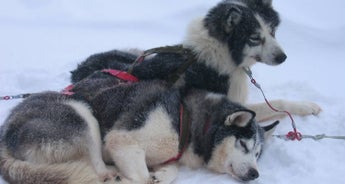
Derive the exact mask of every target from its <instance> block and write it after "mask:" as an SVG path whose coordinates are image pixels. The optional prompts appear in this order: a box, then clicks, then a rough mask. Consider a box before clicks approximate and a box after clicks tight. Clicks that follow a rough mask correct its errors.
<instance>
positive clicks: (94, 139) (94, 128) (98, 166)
mask: <svg viewBox="0 0 345 184" xmlns="http://www.w3.org/2000/svg"><path fill="white" fill-rule="evenodd" d="M66 104H67V105H69V106H71V107H72V108H73V109H74V110H75V111H76V112H77V113H78V114H79V115H80V116H81V117H82V118H83V119H84V121H85V122H86V123H87V125H88V128H89V135H90V137H89V138H88V153H89V157H90V160H91V163H92V165H93V167H94V168H95V170H96V173H97V174H98V175H99V176H100V177H101V178H102V180H106V179H112V177H113V175H115V173H114V172H113V171H109V170H108V169H107V168H106V166H105V163H104V161H103V160H102V141H101V133H100V129H99V124H98V121H97V120H96V118H95V117H94V116H93V114H92V112H91V110H90V108H89V106H87V105H85V104H84V103H81V102H79V101H74V100H71V101H67V102H66Z"/></svg>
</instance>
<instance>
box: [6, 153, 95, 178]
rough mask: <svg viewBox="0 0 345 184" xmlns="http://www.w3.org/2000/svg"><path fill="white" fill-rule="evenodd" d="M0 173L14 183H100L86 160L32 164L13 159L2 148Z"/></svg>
mask: <svg viewBox="0 0 345 184" xmlns="http://www.w3.org/2000/svg"><path fill="white" fill-rule="evenodd" d="M0 174H1V176H2V177H3V178H4V179H5V180H6V181H7V182H9V183H16V184H48V183H49V184H52V183H54V184H80V183H83V184H84V183H85V184H87V183H89V184H95V183H100V181H99V180H98V176H97V175H96V173H95V172H94V170H93V169H92V167H91V166H89V165H88V164H87V163H86V162H81V161H76V162H68V163H61V164H50V165H48V164H32V163H30V162H27V161H22V160H18V159H15V158H13V157H12V156H11V155H10V154H8V153H7V151H4V150H1V152H0Z"/></svg>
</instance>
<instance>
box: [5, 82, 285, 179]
mask: <svg viewBox="0 0 345 184" xmlns="http://www.w3.org/2000/svg"><path fill="white" fill-rule="evenodd" d="M77 97H78V95H75V96H66V95H64V94H60V93H56V92H44V93H41V94H36V95H32V96H30V97H28V98H27V99H25V100H24V101H23V102H22V103H21V104H19V105H18V106H17V107H15V108H14V109H13V110H12V112H11V114H10V115H9V117H8V118H7V120H6V121H5V123H4V125H3V126H2V127H1V134H0V135H1V137H0V140H1V142H0V146H1V147H0V173H1V175H2V176H3V177H4V178H5V179H6V180H7V181H8V182H10V183H25V184H37V183H54V184H63V183H90V184H91V183H92V184H94V183H103V181H105V180H106V182H107V183H144V184H145V183H171V182H172V181H173V180H174V179H175V177H176V175H177V173H178V164H183V165H187V166H189V167H192V168H199V167H204V166H205V167H207V168H208V169H210V170H212V171H214V172H217V173H227V174H229V175H231V176H233V177H235V178H237V179H239V180H242V181H248V180H253V179H256V178H257V177H258V176H259V172H258V168H257V159H258V158H259V156H260V155H261V153H262V149H263V145H264V142H265V139H266V138H268V137H270V134H271V133H272V132H273V129H274V127H275V126H276V125H277V124H278V122H276V123H273V124H272V125H269V126H267V127H263V128H262V127H260V126H258V124H257V123H256V122H255V120H254V117H255V113H254V112H253V111H251V110H248V109H246V108H245V107H243V106H241V105H239V104H237V103H233V102H231V101H229V100H228V99H227V97H226V96H224V95H219V94H215V93H210V92H207V91H204V90H189V91H188V92H187V93H185V94H184V93H181V92H180V90H179V89H176V88H170V87H167V85H166V84H165V82H163V81H147V82H146V81H143V82H139V83H134V84H122V85H115V86H114V87H111V88H108V89H105V90H101V91H100V92H99V93H98V94H97V95H95V97H94V98H93V99H92V100H91V101H90V102H89V103H86V102H85V101H84V100H82V99H80V98H77ZM91 107H92V108H91ZM91 109H93V110H94V111H93V112H92V110H91ZM105 162H106V163H115V165H116V167H117V169H118V171H119V173H120V176H117V177H115V175H116V172H115V171H114V170H111V169H109V168H106V165H105Z"/></svg>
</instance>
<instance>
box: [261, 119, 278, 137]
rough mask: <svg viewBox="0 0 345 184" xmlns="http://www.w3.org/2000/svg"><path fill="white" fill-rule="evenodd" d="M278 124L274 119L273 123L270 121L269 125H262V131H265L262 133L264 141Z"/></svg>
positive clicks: (270, 135)
mask: <svg viewBox="0 0 345 184" xmlns="http://www.w3.org/2000/svg"><path fill="white" fill-rule="evenodd" d="M278 124H279V121H276V122H274V123H272V124H270V125H267V126H264V127H262V128H263V129H264V131H265V133H264V138H265V141H266V140H268V139H269V138H271V137H272V134H273V132H274V130H275V129H276V126H277V125H278Z"/></svg>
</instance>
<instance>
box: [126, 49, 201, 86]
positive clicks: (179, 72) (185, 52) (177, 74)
mask: <svg viewBox="0 0 345 184" xmlns="http://www.w3.org/2000/svg"><path fill="white" fill-rule="evenodd" d="M157 53H160V54H161V53H163V54H164V53H175V54H180V55H183V56H186V57H187V61H186V62H184V63H183V64H182V65H181V66H180V67H179V68H178V69H177V70H176V71H175V72H174V73H172V74H170V75H169V76H168V80H167V82H168V85H169V86H172V85H174V84H175V82H176V81H177V80H178V79H179V78H180V76H181V75H182V74H183V73H184V72H185V71H186V70H187V69H188V67H189V66H190V65H191V64H193V63H194V62H196V61H197V59H196V56H195V54H194V53H193V51H192V50H190V49H188V48H184V47H183V45H182V44H179V45H174V46H164V47H157V48H153V49H149V50H146V51H144V53H143V54H142V55H140V56H139V57H138V58H137V59H136V60H135V61H134V62H133V64H132V65H131V66H130V67H129V69H128V70H127V73H129V74H131V73H132V72H133V69H134V67H135V66H136V65H137V64H138V63H141V62H142V61H144V59H145V57H146V56H149V55H151V54H157Z"/></svg>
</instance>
